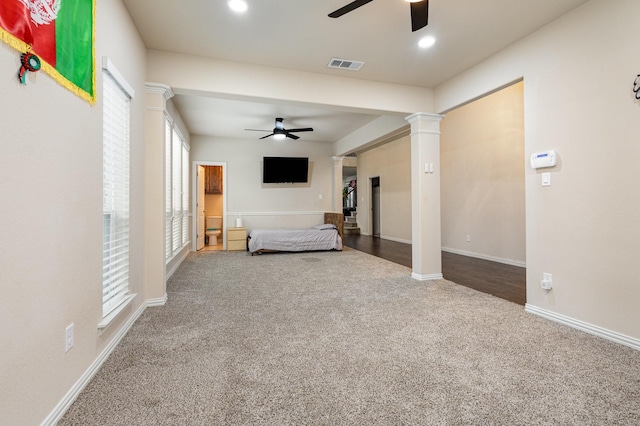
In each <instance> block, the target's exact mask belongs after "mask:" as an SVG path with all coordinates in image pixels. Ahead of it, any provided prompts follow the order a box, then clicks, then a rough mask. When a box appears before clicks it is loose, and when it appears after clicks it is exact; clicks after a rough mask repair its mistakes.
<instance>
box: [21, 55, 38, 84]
mask: <svg viewBox="0 0 640 426" xmlns="http://www.w3.org/2000/svg"><path fill="white" fill-rule="evenodd" d="M20 63H21V64H22V66H21V67H20V71H18V78H19V79H20V83H22V84H27V71H31V72H36V71H38V70H39V69H40V67H41V64H40V58H38V57H37V56H36V55H34V54H33V53H23V54H22V56H20Z"/></svg>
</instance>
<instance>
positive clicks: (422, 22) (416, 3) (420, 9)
mask: <svg viewBox="0 0 640 426" xmlns="http://www.w3.org/2000/svg"><path fill="white" fill-rule="evenodd" d="M372 1H373V0H355V1H352V2H351V3H349V4H347V5H346V6H343V7H341V8H340V9H338V10H334V11H333V12H331V13H330V14H329V15H328V16H329V17H330V18H339V17H341V16H342V15H345V14H347V13H349V12H351V11H353V10H356V9H357V8H359V7H361V6H364V5H365V4H367V3H371V2H372ZM405 1H406V2H408V3H409V6H410V8H411V31H418V30H419V29H420V28H424V27H426V26H427V24H428V22H429V0H405Z"/></svg>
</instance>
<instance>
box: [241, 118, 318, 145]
mask: <svg viewBox="0 0 640 426" xmlns="http://www.w3.org/2000/svg"><path fill="white" fill-rule="evenodd" d="M283 121H284V119H282V118H280V117H278V118H276V124H275V126H276V127H274V128H273V130H272V131H271V130H258V129H245V130H249V131H252V132H270V131H271V132H272V133H271V134H270V135H267V136H263V137H261V138H259V139H265V138H268V137H269V136H273V138H274V139H284V138H291V139H293V140H296V139H300V136H297V135H292V133H297V132H313V128H311V127H304V128H301V129H285V128H284V124H283V123H282V122H283Z"/></svg>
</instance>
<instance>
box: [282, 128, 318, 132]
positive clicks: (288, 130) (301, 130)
mask: <svg viewBox="0 0 640 426" xmlns="http://www.w3.org/2000/svg"><path fill="white" fill-rule="evenodd" d="M287 132H313V127H304V128H302V129H287Z"/></svg>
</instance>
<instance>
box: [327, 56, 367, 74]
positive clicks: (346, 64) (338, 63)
mask: <svg viewBox="0 0 640 426" xmlns="http://www.w3.org/2000/svg"><path fill="white" fill-rule="evenodd" d="M363 65H364V62H361V61H350V60H348V59H338V58H331V61H330V62H329V65H327V66H328V67H329V68H338V69H341V70H351V71H358V70H359V69H360V68H362V66H363Z"/></svg>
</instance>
